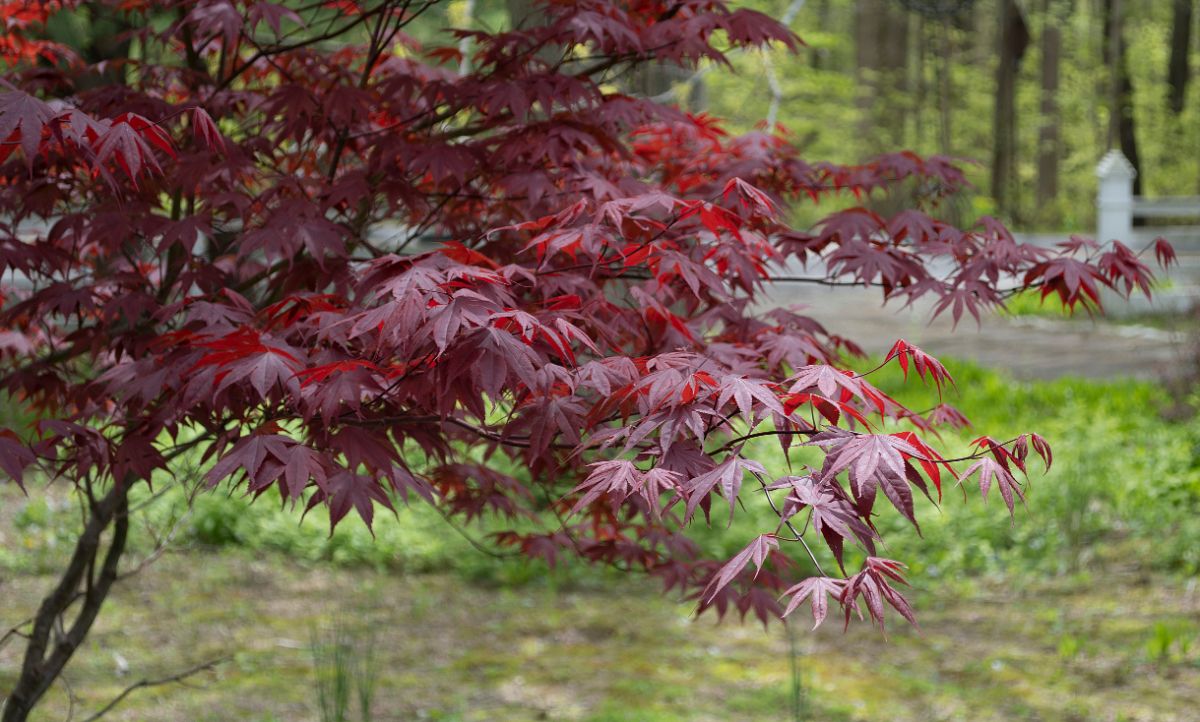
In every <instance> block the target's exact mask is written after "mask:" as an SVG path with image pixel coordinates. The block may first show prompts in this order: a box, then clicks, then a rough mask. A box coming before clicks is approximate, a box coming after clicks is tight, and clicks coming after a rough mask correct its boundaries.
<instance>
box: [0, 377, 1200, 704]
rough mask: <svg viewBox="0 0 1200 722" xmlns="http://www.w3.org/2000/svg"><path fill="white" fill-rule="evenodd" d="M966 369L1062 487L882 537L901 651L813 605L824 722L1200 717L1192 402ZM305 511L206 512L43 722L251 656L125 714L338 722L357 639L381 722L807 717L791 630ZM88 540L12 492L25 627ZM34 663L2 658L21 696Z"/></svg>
mask: <svg viewBox="0 0 1200 722" xmlns="http://www.w3.org/2000/svg"><path fill="white" fill-rule="evenodd" d="M951 370H952V371H953V372H954V373H955V376H956V378H957V379H958V383H959V388H960V389H961V394H960V395H959V396H957V397H953V398H951V399H950V400H951V401H952V402H953V403H955V404H956V405H958V406H959V407H960V408H961V409H962V410H963V411H964V412H965V413H966V414H967V415H968V416H969V417H971V418H972V419H973V420H974V421H975V422H976V424H977V427H978V428H979V429H980V431H981V432H983V431H986V432H989V433H992V434H994V435H995V436H997V437H999V438H1008V436H1010V435H1011V433H1012V432H1015V431H1019V430H1036V431H1040V432H1041V433H1043V434H1044V435H1045V436H1046V437H1048V438H1049V439H1050V440H1051V441H1052V443H1054V445H1055V458H1056V461H1055V467H1054V470H1053V471H1052V472H1051V473H1050V474H1049V475H1046V476H1041V475H1037V474H1035V475H1034V477H1033V480H1032V486H1031V487H1030V489H1029V491H1030V499H1029V509H1028V510H1024V509H1020V510H1018V513H1017V515H1016V519H1015V520H1014V521H1010V520H1009V518H1008V515H1007V513H1006V512H1005V511H1004V509H1003V508H1002V506H1001V505H1000V504H999V500H998V499H993V500H992V502H991V503H990V504H988V505H986V506H985V505H982V504H980V503H979V501H978V500H977V499H973V500H972V501H971V502H970V503H967V504H964V503H962V501H961V499H960V498H959V496H958V494H956V493H953V492H951V493H948V494H947V497H946V500H945V503H944V504H943V507H942V509H941V510H938V509H936V508H934V507H932V506H931V505H928V504H926V505H925V506H924V508H923V510H922V512H921V514H922V516H921V524H922V529H923V530H924V535H925V538H924V540H921V539H918V538H917V537H916V535H915V534H914V533H913V532H912V531H911V529H906V528H905V525H904V524H903V523H899V522H898V521H897V519H895V518H892V517H888V516H884V517H881V518H880V522H879V523H880V525H881V528H882V529H884V534H885V538H886V539H887V540H888V546H887V548H886V549H884V550H883V553H884V554H885V555H887V556H895V557H896V558H898V559H901V560H904V561H906V562H909V563H910V564H911V566H912V579H913V582H914V584H915V585H916V587H917V589H916V590H915V591H914V599H913V601H914V603H915V605H916V607H917V612H918V618H919V620H920V622H921V628H920V629H919V630H916V629H912V628H909V627H906V626H903V625H902V624H900V623H893V624H892V625H891V626H889V627H888V636H887V638H886V639H885V638H884V637H882V636H881V635H880V634H879V632H878V631H877V630H874V629H872V628H870V627H869V626H867V625H865V624H855V625H852V626H851V628H850V631H849V632H846V633H843V632H842V630H841V627H840V625H839V624H838V623H837V620H836V619H834V620H830V622H829V623H827V625H826V626H825V627H824V628H822V629H821V630H819V632H817V633H809V632H808V631H807V630H806V629H804V628H803V626H804V625H803V621H804V616H803V615H804V614H805V613H806V612H805V611H803V610H802V612H801V613H800V616H798V617H797V619H796V621H797V625H798V626H799V627H801V628H799V629H797V630H796V632H795V635H794V637H793V638H792V639H793V640H794V644H795V648H796V649H797V652H798V654H797V656H796V659H797V661H798V678H799V680H800V683H799V687H798V688H799V689H800V691H801V692H802V700H801V701H802V703H803V704H802V706H803V714H802V715H801V719H805V720H812V721H814V722H816V721H826V720H828V721H831V722H838V721H844V720H872V721H876V720H878V721H880V722H883V721H887V722H904V721H906V720H912V721H913V722H917V721H920V722H925V721H927V720H971V721H972V722H974V721H982V720H1006V721H1007V720H1047V721H1048V720H1081V721H1082V720H1087V721H1089V722H1090V721H1092V720H1096V721H1112V722H1116V721H1117V720H1127V721H1130V722H1132V721H1134V720H1146V721H1151V720H1153V721H1154V722H1161V721H1169V720H1194V719H1196V718H1197V714H1196V710H1200V591H1198V590H1197V588H1196V583H1195V578H1196V571H1197V569H1198V568H1200V543H1198V542H1200V464H1197V461H1196V458H1197V452H1196V449H1197V448H1200V433H1198V428H1200V425H1198V424H1197V423H1196V422H1194V421H1187V422H1178V421H1167V420H1164V419H1163V418H1162V417H1161V416H1160V415H1159V414H1158V413H1157V412H1158V410H1159V409H1161V408H1163V407H1164V406H1165V405H1166V404H1167V402H1168V401H1169V400H1168V399H1166V398H1165V396H1164V394H1163V393H1162V392H1161V390H1159V389H1157V388H1155V387H1153V386H1152V385H1149V384H1137V383H1127V382H1122V381H1114V382H1104V383H1097V382H1084V381H1079V380H1069V379H1068V380H1062V381H1055V382H1039V383H1015V382H1012V381H1011V380H1009V379H1006V378H1004V377H1003V376H1002V375H999V374H996V373H993V372H990V371H985V370H983V369H979V368H977V367H972V366H969V365H964V364H954V365H952V368H951ZM880 383H881V384H883V386H884V387H885V388H886V389H887V390H888V391H889V392H892V393H896V394H899V395H901V396H903V397H905V398H904V399H903V400H905V401H906V402H911V403H913V404H914V405H916V404H919V403H920V398H919V397H920V396H922V395H925V396H928V394H929V391H928V390H927V389H922V388H921V387H920V385H919V383H918V384H916V385H915V386H914V385H909V386H908V387H902V386H901V385H900V380H899V379H898V378H896V377H895V375H894V374H893V375H892V376H891V377H887V376H885V377H884V378H883V379H882V380H881V381H880ZM916 408H921V407H920V406H919V405H916ZM969 438H970V435H969V434H968V435H950V436H949V437H948V438H946V439H945V444H944V446H945V448H946V449H947V450H948V451H951V452H953V451H955V450H958V449H961V448H963V445H964V444H965V442H966V440H967V439H969ZM763 453H764V456H763V457H761V458H764V459H767V460H769V461H770V460H771V459H770V457H769V456H767V455H766V454H768V453H775V454H778V453H779V452H778V451H777V450H776V451H774V452H768V451H767V447H766V445H764V448H763ZM782 461H783V460H782V459H781V458H780V459H775V460H773V461H771V463H772V464H773V465H776V466H781V465H782ZM973 496H977V494H976V495H973ZM182 509H183V504H182V495H181V494H177V495H175V497H174V498H173V497H172V495H171V494H169V493H168V494H167V495H166V496H164V497H163V498H162V500H161V501H160V502H157V503H156V504H155V505H154V506H152V507H150V508H149V509H147V510H146V512H145V513H144V518H143V519H141V520H139V523H138V524H136V525H135V527H134V532H135V533H134V535H133V538H132V540H131V541H132V545H133V549H132V550H131V551H130V553H129V557H130V558H129V563H130V564H133V563H135V562H136V561H137V560H138V559H139V558H140V557H141V556H142V555H143V554H145V553H147V551H148V550H149V548H150V547H151V546H152V543H151V542H150V540H149V536H148V535H147V534H146V532H145V530H144V529H143V528H142V526H141V522H143V521H144V522H145V523H147V524H149V525H150V526H154V527H157V528H159V529H162V528H165V527H167V526H169V525H170V524H171V521H172V520H173V519H174V518H175V516H176V515H177V514H178V513H179V512H180V511H181V510H182ZM297 516H298V514H296V513H292V512H286V511H280V510H278V509H277V508H273V507H272V506H271V505H270V503H269V502H260V503H258V504H254V505H253V506H250V507H247V506H246V503H245V501H244V500H241V499H237V498H226V497H223V496H222V495H220V494H215V495H202V496H201V497H199V499H198V500H197V504H196V505H195V507H194V508H193V510H192V511H191V512H190V516H188V517H187V518H186V519H185V520H184V523H183V524H182V525H181V526H180V533H179V535H178V537H177V539H176V543H175V544H174V545H173V546H172V547H171V548H172V550H173V551H171V552H170V553H168V554H166V555H165V556H164V557H163V558H161V559H160V560H159V561H158V562H157V563H155V564H154V565H152V566H150V567H149V568H147V569H146V570H145V571H143V572H142V573H141V574H139V575H137V576H135V577H133V578H132V579H130V580H129V581H128V582H126V583H124V584H122V585H120V586H119V587H118V589H117V590H116V592H115V593H114V596H113V598H112V599H111V600H110V603H109V605H108V606H107V607H106V608H105V610H104V611H103V612H102V613H101V615H100V618H99V621H98V623H97V627H96V629H95V631H94V633H93V634H92V635H91V636H90V637H89V638H88V641H87V642H86V644H85V647H84V648H83V649H81V650H80V651H79V653H78V654H77V656H76V658H75V659H74V660H73V661H72V663H71V665H70V666H69V667H68V670H67V674H66V678H65V679H66V683H63V684H59V685H58V686H56V687H55V688H54V690H53V692H52V693H51V695H50V697H49V699H48V701H47V703H46V704H45V705H44V707H43V708H42V709H41V710H39V713H38V715H37V716H35V719H41V720H55V721H58V720H64V719H68V718H71V703H70V699H71V693H72V691H73V694H74V697H75V698H76V701H75V710H74V717H73V719H76V720H78V719H83V718H86V716H87V715H88V714H90V713H91V712H93V711H95V710H96V709H98V708H99V707H101V706H102V705H103V704H104V703H106V702H107V701H108V700H109V699H111V698H113V697H114V696H116V695H117V694H119V693H120V692H121V690H123V689H124V688H125V687H127V686H128V685H130V684H132V683H134V682H136V681H138V680H140V679H143V678H148V679H155V678H160V677H164V676H169V675H171V674H173V673H175V672H178V671H180V670H183V669H187V668H188V667H190V666H192V665H194V664H197V663H199V662H203V661H206V660H208V659H211V658H215V657H221V656H228V657H229V660H228V661H227V662H225V663H223V664H221V665H220V666H219V667H218V668H217V669H216V670H215V671H213V672H204V673H201V674H199V675H197V676H195V677H193V678H190V679H188V680H187V682H186V684H170V685H163V686H155V687H151V688H147V689H141V690H138V691H136V692H134V693H133V694H132V695H131V696H130V697H129V698H127V699H126V700H125V701H124V702H123V703H122V705H121V706H120V707H119V708H117V710H115V711H114V712H113V713H112V714H111V715H110V716H109V718H110V719H120V720H147V721H157V720H164V721H165V720H172V721H174V720H179V721H187V722H192V721H193V720H199V721H205V720H208V721H212V722H216V721H217V720H248V721H249V722H268V721H276V722H293V721H301V722H302V721H305V720H318V719H319V716H318V707H317V695H316V691H315V683H314V672H313V669H314V663H313V655H312V651H311V644H312V639H313V638H314V635H317V636H320V634H321V632H320V630H322V629H324V628H327V627H328V626H329V625H335V624H340V625H342V626H343V627H344V628H345V629H346V630H347V634H349V635H351V636H352V637H354V638H356V639H358V640H359V641H358V645H359V652H358V654H359V655H361V656H365V655H366V651H365V650H366V649H367V648H368V647H370V649H371V650H372V655H373V657H372V658H373V659H374V665H375V668H376V669H377V674H378V677H377V683H378V687H377V694H376V697H375V705H374V709H375V715H374V717H373V719H374V720H376V721H381V720H405V721H408V720H460V721H463V722H465V721H467V720H481V721H482V720H487V721H492V720H495V721H498V722H506V721H512V722H518V721H519V722H524V721H526V720H537V719H550V720H584V721H590V722H602V721H603V722H667V721H676V720H679V721H682V720H722V721H724V720H791V719H793V717H792V705H793V692H794V690H796V689H797V686H796V685H794V684H793V668H792V657H791V655H790V654H789V649H790V648H791V644H790V642H789V636H788V633H787V631H786V630H785V629H784V628H783V627H782V626H780V625H774V626H772V627H771V628H770V629H769V630H766V631H764V630H763V629H762V627H761V626H757V625H755V624H752V623H747V624H744V625H740V624H737V623H736V620H731V621H727V622H726V623H724V624H721V625H716V624H714V622H713V620H712V619H708V618H705V619H701V620H694V619H692V618H691V615H690V612H691V607H690V606H689V605H685V604H680V603H678V602H676V601H674V600H673V599H669V598H665V597H663V596H661V595H659V594H658V593H657V591H656V589H654V588H653V587H651V586H649V585H648V583H647V582H646V581H645V580H642V579H631V578H621V577H619V576H617V575H616V574H611V573H610V574H606V573H599V572H594V571H586V570H583V571H581V570H578V569H575V570H571V569H568V570H565V571H557V572H554V573H547V571H546V570H545V569H544V568H543V567H539V566H537V565H533V564H528V563H526V564H499V565H498V564H496V563H494V562H492V561H491V560H488V559H487V558H485V557H483V556H482V555H480V554H478V553H477V552H475V551H474V550H472V549H471V548H470V547H469V545H468V544H467V543H466V542H465V541H464V540H463V539H461V538H460V537H458V536H456V535H455V534H454V532H453V531H451V530H449V529H448V528H447V527H446V526H444V524H443V523H442V521H441V520H440V517H438V516H437V515H436V514H434V513H433V512H432V511H430V510H428V509H423V508H422V507H414V508H412V509H402V510H401V512H400V514H399V517H398V518H397V517H392V516H390V515H381V516H380V518H379V519H378V520H377V525H376V530H375V531H376V537H375V538H372V537H371V535H369V534H368V533H367V532H366V530H365V529H364V528H363V527H362V526H361V525H358V524H357V523H350V524H347V525H343V526H341V527H339V529H338V531H337V533H336V534H334V535H333V537H329V535H328V530H327V526H326V522H325V520H324V519H323V517H322V515H321V513H320V512H319V511H316V512H314V513H313V514H311V515H309V516H308V518H306V520H305V521H304V522H303V523H302V524H298V523H297V521H296V518H297ZM893 517H894V515H893ZM77 520H78V516H77V514H76V512H75V509H74V506H73V504H72V502H71V501H70V499H69V498H68V497H67V496H66V495H65V486H64V485H62V484H58V485H55V486H54V487H52V489H51V490H50V491H49V492H46V491H45V490H43V489H41V488H39V485H38V484H33V485H32V486H31V494H30V496H29V497H24V496H22V495H21V494H20V493H19V492H18V491H17V490H16V489H15V488H14V487H13V486H12V485H10V484H6V485H0V629H7V628H8V627H9V626H11V625H12V624H15V623H17V622H19V621H21V620H22V619H25V618H27V617H28V616H29V615H30V614H31V613H32V611H33V609H34V608H35V607H36V604H37V602H38V599H39V597H40V594H41V593H43V592H44V590H45V589H46V588H47V587H48V586H49V585H50V584H51V583H52V581H53V580H52V578H51V576H50V574H51V573H52V572H53V571H54V570H55V569H57V568H58V567H59V566H60V565H61V562H62V558H63V556H64V554H65V553H66V552H67V549H68V548H69V544H70V543H71V539H72V536H73V534H74V525H75V524H76V523H77ZM756 529H757V527H756V526H755V524H754V521H753V520H752V519H745V518H744V517H742V518H741V520H739V521H738V522H736V523H735V524H734V525H733V527H732V528H730V529H727V530H725V529H716V530H713V531H712V532H702V533H700V535H699V537H700V541H701V543H702V544H704V545H705V546H707V547H708V548H709V549H710V551H712V553H714V554H732V553H733V552H735V551H736V550H737V549H739V548H740V547H741V546H742V545H743V544H744V543H745V541H746V540H747V538H749V537H750V536H752V535H753V534H755V533H757V531H756ZM18 648H19V645H18V644H9V645H8V646H7V647H5V648H3V649H0V689H4V688H6V687H7V685H8V684H10V683H11V681H12V679H13V678H14V677H15V675H16V671H17V652H18ZM68 685H69V687H68ZM351 719H357V718H356V717H353V716H352V717H351Z"/></svg>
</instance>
